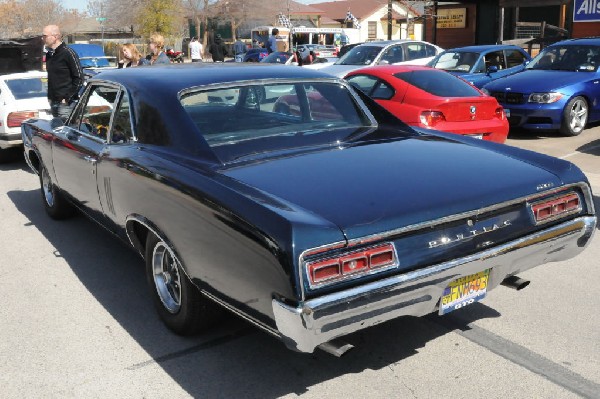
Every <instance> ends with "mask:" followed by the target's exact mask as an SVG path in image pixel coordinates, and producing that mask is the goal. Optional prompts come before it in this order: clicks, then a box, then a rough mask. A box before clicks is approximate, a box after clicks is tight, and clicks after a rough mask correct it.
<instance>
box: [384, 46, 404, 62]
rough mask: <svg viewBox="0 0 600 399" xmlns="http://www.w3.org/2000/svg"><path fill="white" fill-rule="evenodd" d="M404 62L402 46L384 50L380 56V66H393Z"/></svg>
mask: <svg viewBox="0 0 600 399" xmlns="http://www.w3.org/2000/svg"><path fill="white" fill-rule="evenodd" d="M402 61H404V54H403V50H402V46H392V47H390V48H388V49H387V50H385V52H384V53H383V55H382V56H381V60H380V61H379V63H380V64H394V63H396V62H402Z"/></svg>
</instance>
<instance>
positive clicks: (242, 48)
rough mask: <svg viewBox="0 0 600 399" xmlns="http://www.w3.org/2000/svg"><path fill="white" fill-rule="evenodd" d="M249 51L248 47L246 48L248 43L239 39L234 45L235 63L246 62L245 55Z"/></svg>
mask: <svg viewBox="0 0 600 399" xmlns="http://www.w3.org/2000/svg"><path fill="white" fill-rule="evenodd" d="M246 51H248V47H246V43H244V42H243V41H241V40H240V39H237V40H236V41H235V43H233V52H234V53H235V61H236V62H242V61H243V60H244V54H246Z"/></svg>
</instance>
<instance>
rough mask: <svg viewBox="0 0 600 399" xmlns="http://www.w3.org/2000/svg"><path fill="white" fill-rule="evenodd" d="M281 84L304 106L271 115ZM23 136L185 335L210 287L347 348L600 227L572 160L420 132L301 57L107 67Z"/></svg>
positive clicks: (58, 205)
mask: <svg viewBox="0 0 600 399" xmlns="http://www.w3.org/2000/svg"><path fill="white" fill-rule="evenodd" d="M199 68H200V69H202V70H201V72H200V73H199ZM148 82H152V84H151V85H149V84H148ZM262 90H264V93H265V95H264V96H260V95H258V92H259V91H262ZM222 92H225V93H226V94H223V95H222V94H221V93H222ZM93 95H96V96H100V97H102V98H103V99H104V100H105V102H106V103H107V104H108V105H107V106H103V107H97V106H90V105H89V104H88V101H89V100H88V99H90V98H91V97H92V96H93ZM293 97H295V100H294V101H291V98H293ZM212 98H215V99H216V101H214V102H213V101H212V100H211V99H212ZM282 98H283V99H284V100H285V102H287V103H288V104H290V105H293V104H294V103H295V104H297V106H298V109H299V110H300V114H299V115H295V114H293V112H290V113H286V110H285V109H284V108H285V107H281V109H278V110H277V112H275V105H276V104H277V103H278V101H279V102H280V103H281V102H283V100H282ZM325 104H326V107H325ZM325 110H327V112H324V111H325ZM290 111H291V108H290ZM315 111H319V112H315ZM240 121H243V123H240ZM22 134H23V139H24V142H25V155H26V159H27V162H28V164H29V165H30V166H31V168H32V170H33V171H35V172H36V173H38V174H39V176H40V186H41V194H42V195H41V201H42V203H43V207H44V208H45V210H46V212H47V213H48V215H49V216H50V217H52V218H55V219H59V218H63V217H67V216H69V215H70V213H71V212H72V209H73V206H75V207H78V208H79V209H81V210H82V211H83V212H84V213H86V214H87V215H88V216H90V217H91V218H94V219H95V220H96V221H98V222H99V223H100V224H102V225H103V226H105V227H106V228H107V229H108V230H109V231H112V232H113V233H114V234H115V235H116V236H118V237H120V238H122V239H123V240H125V242H127V243H128V244H130V245H132V246H133V248H135V250H137V251H138V252H139V254H140V255H141V256H142V257H143V258H144V259H145V262H146V274H147V279H148V282H149V284H150V287H151V295H152V297H153V300H154V303H155V305H156V307H157V310H158V313H159V315H160V317H161V319H162V320H163V321H164V323H165V324H166V325H167V326H168V327H169V328H170V329H172V330H173V331H175V332H177V333H179V334H190V333H193V332H195V331H197V330H198V329H200V328H207V327H209V326H211V324H212V323H215V321H214V319H213V317H212V316H214V314H215V312H216V311H217V310H216V309H215V306H214V303H216V304H218V305H221V306H223V307H225V308H227V309H229V310H232V311H233V312H235V313H237V314H238V315H241V316H243V317H244V318H245V319H246V320H248V321H250V322H252V323H254V324H256V325H257V326H259V327H260V328H262V329H264V330H265V331H267V332H269V333H270V334H272V335H273V336H275V337H278V338H280V339H281V340H282V341H283V342H284V343H285V344H286V345H287V346H288V347H290V348H293V349H295V350H298V351H302V352H313V351H314V350H315V348H316V347H320V348H322V349H325V350H329V351H331V352H335V353H338V354H339V353H340V352H343V350H344V349H346V348H348V347H347V346H343V347H340V346H339V345H337V343H336V342H335V341H334V342H331V340H333V339H334V338H337V337H341V336H344V335H346V334H349V333H351V332H353V331H357V330H360V329H364V328H366V327H369V326H372V325H375V324H379V323H381V322H383V321H386V320H389V319H392V318H396V317H399V316H402V315H413V316H423V315H426V314H430V313H432V312H438V313H439V314H446V313H448V312H451V311H454V310H457V309H459V308H462V307H463V306H466V305H468V304H470V303H473V302H474V301H477V300H480V299H482V298H483V297H484V296H485V295H486V294H487V292H488V291H490V290H492V289H494V288H496V287H497V286H499V285H500V284H504V285H507V286H511V287H514V288H522V287H523V286H524V285H526V284H527V282H526V281H523V280H520V279H519V277H518V276H517V274H520V273H522V272H524V271H526V270H528V269H530V268H532V267H535V266H538V265H541V264H543V263H547V262H554V261H562V260H565V259H569V258H571V257H573V256H576V255H577V254H579V253H580V252H581V251H582V250H583V249H584V248H585V247H586V245H588V244H589V242H590V238H591V237H592V235H593V233H594V232H595V230H596V217H595V214H594V205H593V197H592V193H591V189H590V186H589V184H588V182H587V180H586V177H585V176H584V175H583V174H582V172H581V171H580V170H579V169H578V168H577V167H576V166H575V165H573V164H571V163H569V162H568V161H565V160H561V159H556V158H552V157H549V156H545V155H542V154H538V153H534V152H529V151H525V150H521V149H518V148H515V147H511V146H505V145H499V144H496V143H490V142H484V141H482V140H472V139H468V138H463V137H461V136H458V135H454V134H447V133H441V132H435V131H432V130H427V131H424V130H419V129H416V130H415V129H413V128H411V127H409V126H407V125H405V124H403V123H402V122H401V121H400V120H398V119H397V118H396V117H394V116H393V115H391V114H390V113H389V112H387V111H385V110H384V109H383V108H382V107H380V106H379V105H377V104H376V103H375V102H373V101H372V100H371V99H369V98H368V97H367V96H365V95H364V94H362V93H359V92H357V91H356V90H353V89H352V88H351V87H350V86H349V84H348V83H346V82H345V81H343V80H340V79H337V78H334V77H331V76H330V75H327V74H324V73H321V72H318V71H311V70H309V69H306V68H290V67H286V66H278V65H273V66H270V67H264V66H259V65H255V66H248V65H241V66H240V65H239V64H236V63H231V64H225V63H223V64H220V65H210V64H206V65H195V64H194V65H193V64H183V65H181V64H180V65H161V66H155V67H152V68H128V69H125V70H113V71H110V70H109V71H104V72H101V73H100V74H98V75H97V77H96V78H92V79H91V80H90V81H89V83H88V85H87V87H86V90H85V92H84V94H83V97H82V98H81V100H80V102H79V103H78V105H77V107H76V108H75V109H74V110H73V112H72V114H71V115H70V117H69V118H68V119H67V121H66V125H65V126H62V127H56V128H54V129H52V128H51V126H50V123H49V122H48V121H42V120H29V121H26V122H25V123H24V124H23V126H22ZM64 227H65V228H68V226H64ZM78 245H86V244H85V242H79V243H78ZM123 284H127V282H126V281H123ZM65 306H68V304H65ZM382 344H383V345H385V343H382Z"/></svg>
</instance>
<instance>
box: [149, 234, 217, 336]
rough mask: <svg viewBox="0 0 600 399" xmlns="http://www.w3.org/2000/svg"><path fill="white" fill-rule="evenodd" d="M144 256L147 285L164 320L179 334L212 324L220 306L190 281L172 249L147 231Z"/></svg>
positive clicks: (195, 330) (191, 333)
mask: <svg viewBox="0 0 600 399" xmlns="http://www.w3.org/2000/svg"><path fill="white" fill-rule="evenodd" d="M145 255H146V256H145V258H146V277H147V280H148V285H149V287H150V291H151V295H152V299H153V301H154V304H155V306H156V309H157V311H158V314H159V316H160V318H161V320H162V321H163V323H165V325H166V326H167V327H168V328H169V329H170V330H172V331H173V332H175V333H176V334H179V335H193V334H196V333H198V332H200V331H202V330H205V329H207V328H209V327H211V326H212V325H213V324H214V323H215V321H216V320H217V318H218V314H219V310H220V309H218V305H216V304H215V303H213V302H212V301H210V300H209V299H207V298H206V297H204V296H203V295H202V294H201V293H200V291H199V290H198V288H197V287H196V286H195V285H194V284H192V282H191V281H190V279H189V278H188V277H187V275H186V274H185V272H184V271H183V268H182V267H181V262H179V259H177V257H176V255H175V253H174V252H173V250H172V249H171V248H170V247H169V246H168V245H167V244H166V243H165V242H164V241H163V240H161V239H160V238H158V237H157V236H156V235H154V234H153V233H148V238H147V240H146V254H145Z"/></svg>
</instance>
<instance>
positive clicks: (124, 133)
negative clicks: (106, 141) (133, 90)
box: [110, 93, 133, 143]
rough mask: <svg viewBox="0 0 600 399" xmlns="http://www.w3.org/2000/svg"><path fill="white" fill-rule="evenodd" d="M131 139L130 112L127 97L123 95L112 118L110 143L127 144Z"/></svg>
mask: <svg viewBox="0 0 600 399" xmlns="http://www.w3.org/2000/svg"><path fill="white" fill-rule="evenodd" d="M132 138H133V129H132V128H131V112H130V108H129V96H128V95H127V93H123V96H122V97H121V103H120V104H119V107H118V108H117V111H116V112H115V116H114V117H113V124H112V130H111V135H110V141H111V142H112V143H129V142H130V141H131V140H132Z"/></svg>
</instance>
